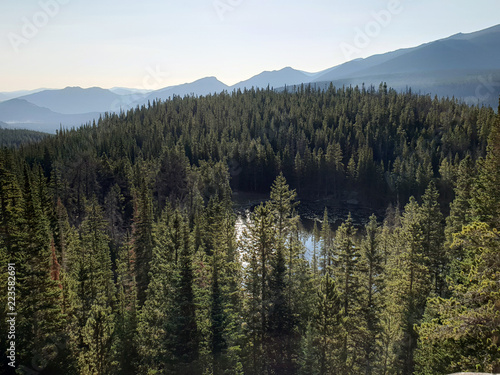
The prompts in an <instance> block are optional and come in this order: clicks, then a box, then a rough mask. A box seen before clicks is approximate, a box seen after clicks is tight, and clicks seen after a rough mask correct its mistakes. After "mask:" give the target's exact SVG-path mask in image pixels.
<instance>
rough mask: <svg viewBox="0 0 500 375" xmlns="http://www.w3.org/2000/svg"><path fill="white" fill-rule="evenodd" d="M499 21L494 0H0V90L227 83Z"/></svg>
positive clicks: (499, 5)
mask: <svg viewBox="0 0 500 375" xmlns="http://www.w3.org/2000/svg"><path fill="white" fill-rule="evenodd" d="M398 3H399V4H398ZM43 4H47V6H44V5H43ZM54 4H56V6H54ZM49 5H51V6H49ZM215 5H218V6H219V11H217V10H216V7H215ZM391 7H392V8H391ZM387 9H392V10H393V12H392V13H391V16H390V19H389V20H383V21H377V20H376V16H374V13H379V12H381V11H384V10H385V11H386V13H385V14H388V13H387V12H388V11H387ZM499 14H500V1H498V0H399V1H398V0H352V1H346V0H342V1H339V0H308V1H296V0H286V1H285V0H215V1H214V0H177V1H172V0H162V1H158V0H143V1H137V0H134V1H132V0H120V1H118V0H85V1H84V0H0V51H1V54H0V91H14V90H21V89H35V88H39V87H46V88H63V87H66V86H81V87H91V86H101V87H105V88H110V87H113V86H125V87H136V88H146V89H156V88H161V87H165V86H170V85H175V84H181V83H185V82H191V81H193V80H196V79H199V78H202V77H206V76H216V77H217V78H218V79H220V80H221V81H223V82H224V83H226V84H229V85H231V84H234V83H237V82H239V81H241V80H245V79H247V78H249V77H251V76H252V75H255V74H258V73H260V72H261V71H263V70H275V69H281V68H283V67H286V66H292V67H293V68H296V69H301V70H306V71H310V72H315V71H319V70H323V69H326V68H329V67H332V66H334V65H338V64H340V63H343V62H345V61H347V60H349V59H353V58H358V57H367V56H370V55H373V54H376V53H383V52H387V51H391V50H394V49H398V48H402V47H411V46H416V45H419V44H422V43H425V42H429V41H432V40H435V39H439V38H443V37H447V36H450V35H452V34H455V33H458V32H464V33H466V32H472V31H476V30H480V29H483V28H487V27H489V26H493V25H496V24H498V23H500V17H499ZM386 21H387V22H386ZM26 22H29V23H34V30H33V26H31V29H30V27H29V26H28V27H27V26H26ZM375 22H378V25H379V26H377V24H376V23H375ZM380 23H383V25H380ZM370 27H371V29H370ZM358 30H366V31H368V32H369V33H371V36H369V39H368V41H365V42H364V43H365V44H366V45H362V44H360V43H359V41H358V42H356V39H355V38H356V34H357V32H358ZM346 45H349V46H352V47H354V48H355V49H354V50H351V53H350V54H346V53H345V52H344V50H345V46H346ZM341 46H344V49H343V48H342V47H341ZM353 51H354V52H353Z"/></svg>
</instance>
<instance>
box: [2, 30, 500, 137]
mask: <svg viewBox="0 0 500 375" xmlns="http://www.w3.org/2000/svg"><path fill="white" fill-rule="evenodd" d="M381 82H387V85H388V86H390V87H392V88H394V89H396V90H405V89H406V88H408V87H411V88H412V89H413V91H415V92H419V91H424V92H425V93H432V94H435V95H438V96H449V97H452V96H454V97H456V98H460V99H462V100H464V101H466V102H467V103H469V104H478V105H490V106H493V107H494V108H496V105H497V104H498V96H499V95H500V24H499V25H495V26H492V27H489V28H487V29H483V30H479V31H475V32H471V33H457V34H454V35H451V36H449V37H446V38H442V39H439V40H435V41H431V42H428V43H424V44H421V45H419V46H415V47H409V48H401V49H397V50H394V51H390V52H386V53H381V54H376V55H372V56H369V57H366V58H360V59H354V60H351V61H348V62H345V63H343V64H339V65H336V66H333V67H330V68H327V69H324V70H322V71H319V72H315V73H311V72H306V71H301V70H297V69H294V68H292V67H290V66H287V67H285V68H282V69H278V70H267V71H263V72H261V73H259V74H256V75H254V76H252V77H250V78H248V79H246V80H243V81H240V82H238V83H236V84H234V85H232V86H228V85H226V84H225V83H224V82H221V81H220V80H218V79H217V78H216V77H214V76H209V77H203V78H200V79H197V80H195V81H193V82H188V83H184V84H180V85H173V86H167V87H164V88H161V89H158V90H154V91H147V90H140V89H128V88H120V87H115V88H112V89H102V88H100V87H90V88H81V87H70V86H68V87H66V88H64V89H59V90H57V89H38V90H32V91H29V92H27V91H20V92H14V93H0V104H4V106H0V121H4V122H7V123H9V122H10V123H15V122H17V123H22V122H23V118H24V117H25V116H24V115H23V113H22V112H18V113H17V115H16V116H17V117H16V116H12V114H13V111H14V110H15V108H16V105H15V103H13V102H10V100H11V99H12V96H15V95H16V93H17V94H23V95H19V96H18V97H17V98H18V99H23V100H26V101H27V102H29V103H32V104H35V105H37V106H38V107H39V108H40V109H39V110H37V113H38V114H39V115H40V116H41V118H35V120H37V121H38V122H45V121H47V119H48V118H57V119H63V120H64V121H69V122H70V123H74V119H78V118H82V116H83V117H84V116H88V115H92V116H94V117H92V118H88V119H87V120H86V121H84V122H87V121H91V120H92V119H95V118H96V117H95V116H97V118H98V117H99V116H100V115H101V114H102V113H104V112H118V111H120V110H127V109H130V108H133V107H136V106H138V105H139V106H140V105H145V104H147V103H148V102H149V101H153V100H157V99H160V100H167V99H169V98H172V97H173V96H185V95H195V96H200V95H209V94H214V93H220V92H222V91H235V90H239V89H251V88H252V87H253V88H267V87H270V88H274V89H280V88H282V87H285V86H294V85H300V84H313V85H315V86H316V87H327V86H328V85H329V84H330V83H332V84H334V85H335V86H342V85H361V84H365V85H374V86H375V87H378V85H379V84H380V83H381ZM478 92H481V93H482V94H478ZM2 100H3V101H2ZM5 103H7V104H5ZM9 106H10V107H11V108H9ZM25 106H26V105H25ZM17 108H18V111H19V103H17ZM26 108H28V107H26ZM26 108H25V109H26ZM44 108H45V109H48V110H50V111H52V112H54V113H55V114H51V115H50V116H49V115H48V114H47V113H46V112H45V113H44V112H43V110H41V109H44ZM30 111H31V113H34V112H33V108H31V110H30ZM28 112H29V111H28ZM6 113H9V114H10V115H11V116H10V117H9V116H6ZM65 116H66V117H65ZM67 116H73V118H70V117H67ZM6 120H7V121H6ZM30 123H32V122H30ZM35 123H36V121H35ZM53 125H54V127H55V128H56V129H57V128H59V123H57V124H56V123H54V124H53Z"/></svg>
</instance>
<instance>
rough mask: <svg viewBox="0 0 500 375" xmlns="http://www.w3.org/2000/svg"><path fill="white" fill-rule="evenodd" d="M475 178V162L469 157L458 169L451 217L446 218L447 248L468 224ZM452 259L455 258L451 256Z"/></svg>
mask: <svg viewBox="0 0 500 375" xmlns="http://www.w3.org/2000/svg"><path fill="white" fill-rule="evenodd" d="M473 178H474V168H473V161H472V159H471V156H470V155H467V156H466V157H465V158H464V159H463V160H462V161H461V162H460V165H459V167H458V175H457V182H456V187H455V199H454V200H453V202H452V203H451V204H450V215H449V216H448V217H447V218H446V228H445V233H446V242H447V246H446V247H447V248H449V247H450V245H451V243H452V242H453V233H459V232H461V231H462V226H463V225H465V224H466V223H467V217H468V215H469V213H470V203H469V201H470V199H471V193H472V182H473ZM450 258H451V259H453V258H454V257H453V256H452V255H451V254H450Z"/></svg>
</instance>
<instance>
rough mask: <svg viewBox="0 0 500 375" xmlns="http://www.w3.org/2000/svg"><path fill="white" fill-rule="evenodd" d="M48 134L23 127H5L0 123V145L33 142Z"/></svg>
mask: <svg viewBox="0 0 500 375" xmlns="http://www.w3.org/2000/svg"><path fill="white" fill-rule="evenodd" d="M48 135H49V134H47V133H41V132H35V131H32V130H24V129H5V128H2V126H1V123H0V147H19V146H20V145H22V144H26V143H34V142H38V141H40V140H42V139H43V138H45V137H47V136H48Z"/></svg>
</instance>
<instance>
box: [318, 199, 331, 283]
mask: <svg viewBox="0 0 500 375" xmlns="http://www.w3.org/2000/svg"><path fill="white" fill-rule="evenodd" d="M321 240H322V241H321V261H320V265H321V274H322V275H324V274H325V273H329V272H331V267H332V265H333V259H332V257H333V255H332V252H333V239H332V229H331V228H330V222H329V219H328V211H327V209H326V207H325V212H324V215H323V222H322V223H321Z"/></svg>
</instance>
